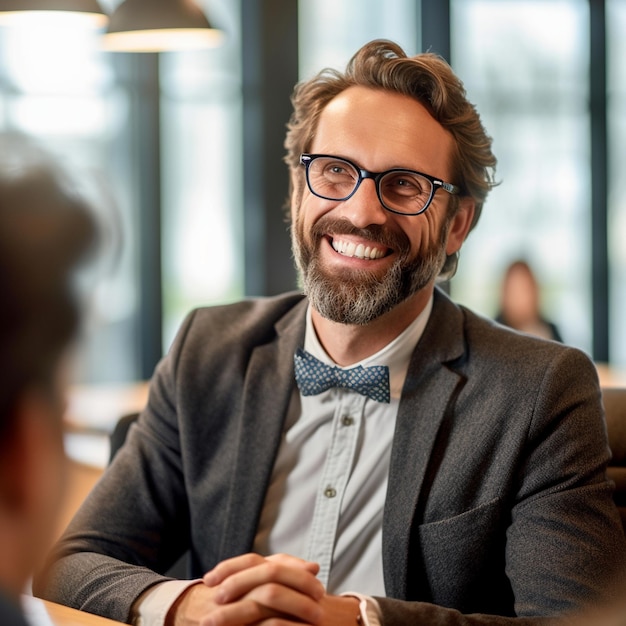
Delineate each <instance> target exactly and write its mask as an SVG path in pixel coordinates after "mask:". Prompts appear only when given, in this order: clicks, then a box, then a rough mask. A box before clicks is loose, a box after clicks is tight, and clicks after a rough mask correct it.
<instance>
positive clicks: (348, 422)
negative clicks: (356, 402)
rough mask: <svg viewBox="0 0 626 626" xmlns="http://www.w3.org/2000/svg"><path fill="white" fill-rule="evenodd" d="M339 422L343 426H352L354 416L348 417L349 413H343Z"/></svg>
mask: <svg viewBox="0 0 626 626" xmlns="http://www.w3.org/2000/svg"><path fill="white" fill-rule="evenodd" d="M341 423H342V424H343V425H344V426H352V424H354V418H353V417H350V416H349V415H344V416H343V417H342V418H341Z"/></svg>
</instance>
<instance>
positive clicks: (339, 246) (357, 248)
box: [332, 239, 385, 259]
mask: <svg viewBox="0 0 626 626" xmlns="http://www.w3.org/2000/svg"><path fill="white" fill-rule="evenodd" d="M332 245H333V248H334V249H335V250H336V251H337V252H339V254H343V255H345V256H350V257H356V258H357V259H380V258H381V257H383V256H384V255H385V252H384V251H383V250H380V249H379V248H375V247H373V246H364V245H363V244H362V243H360V244H358V245H356V244H354V243H352V242H351V241H341V240H340V239H339V240H338V239H333V240H332Z"/></svg>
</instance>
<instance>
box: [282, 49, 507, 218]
mask: <svg viewBox="0 0 626 626" xmlns="http://www.w3.org/2000/svg"><path fill="white" fill-rule="evenodd" d="M354 85H361V86H365V87H372V88H374V89H384V90H387V91H393V92H395V93H399V94H403V95H406V96H410V97H412V98H415V99H416V100H418V101H419V102H420V103H421V104H423V105H424V106H426V107H427V109H428V110H429V111H430V113H431V114H432V116H433V117H434V119H436V120H437V121H438V122H439V123H440V124H441V125H442V126H443V128H445V129H446V130H447V131H448V132H450V134H451V135H452V137H453V138H454V142H455V146H456V153H455V154H454V155H453V164H452V167H453V175H454V178H453V180H451V181H450V182H452V183H454V184H456V185H458V186H459V187H461V192H462V194H463V195H466V196H471V197H472V198H473V199H474V200H475V202H476V211H475V214H474V219H473V222H472V228H473V227H474V226H475V224H476V222H477V221H478V218H479V216H480V212H481V210H482V206H483V203H484V201H485V198H486V197H487V194H488V193H489V190H490V189H491V188H492V187H493V186H494V184H495V183H494V178H493V175H494V172H495V166H496V158H495V156H494V155H493V153H492V152H491V138H490V137H489V136H488V135H487V133H486V132H485V129H484V128H483V125H482V123H481V121H480V117H479V115H478V113H477V112H476V109H475V107H474V106H473V105H472V104H471V103H470V102H469V101H468V100H467V97H466V92H465V88H464V87H463V84H462V83H461V81H460V80H459V79H458V78H457V76H456V75H455V74H454V72H453V71H452V69H451V68H450V66H449V65H448V64H447V63H446V61H444V60H443V59H442V58H441V57H439V56H437V55H435V54H432V53H424V54H418V55H417V56H414V57H407V55H406V54H405V52H404V51H403V50H402V48H401V47H400V46H398V45H397V44H395V43H393V42H390V41H386V40H380V39H379V40H375V41H371V42H369V43H367V44H365V45H364V46H363V47H362V48H361V49H360V50H359V51H358V52H357V53H356V54H355V55H354V56H353V57H352V59H351V60H350V62H349V63H348V65H347V67H346V71H345V72H344V73H341V72H339V71H337V70H333V69H325V70H322V71H321V72H320V73H319V74H317V75H316V76H314V77H313V78H312V79H310V80H307V81H303V82H301V83H299V84H298V85H296V88H295V90H294V92H293V96H292V103H293V107H294V111H293V114H292V116H291V119H290V121H289V124H288V125H287V128H288V131H287V137H286V139H285V148H286V149H287V155H286V157H285V162H286V163H287V164H288V165H289V167H290V168H297V167H298V164H299V162H300V154H301V153H303V152H307V151H308V149H309V147H310V146H311V143H312V141H313V137H314V136H315V132H316V129H317V125H318V122H319V118H320V115H321V113H322V111H323V109H324V107H325V106H326V105H327V104H328V103H329V102H330V101H331V100H332V99H333V98H334V97H335V96H337V95H338V94H339V93H341V92H342V91H344V90H345V89H347V88H348V87H351V86H354ZM451 205H452V207H456V206H457V203H454V202H453V203H451Z"/></svg>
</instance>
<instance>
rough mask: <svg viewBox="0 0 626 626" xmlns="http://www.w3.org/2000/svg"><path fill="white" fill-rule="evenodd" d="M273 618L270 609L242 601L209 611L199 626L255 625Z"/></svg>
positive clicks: (250, 601) (273, 614) (248, 601)
mask: <svg viewBox="0 0 626 626" xmlns="http://www.w3.org/2000/svg"><path fill="white" fill-rule="evenodd" d="M273 616H275V613H273V612H272V611H271V610H270V609H268V608H267V607H264V606H262V605H260V604H257V603H256V602H254V601H253V600H242V601H241V602H233V603H232V604H226V605H224V606H221V607H218V608H216V609H214V610H212V611H211V613H210V614H209V615H207V616H205V617H204V618H203V619H202V620H201V621H200V626H232V625H240V624H255V623H258V622H260V621H262V620H264V619H267V618H270V617H273Z"/></svg>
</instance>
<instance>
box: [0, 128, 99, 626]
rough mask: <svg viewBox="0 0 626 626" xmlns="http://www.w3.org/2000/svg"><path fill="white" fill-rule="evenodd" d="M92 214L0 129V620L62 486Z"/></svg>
mask: <svg viewBox="0 0 626 626" xmlns="http://www.w3.org/2000/svg"><path fill="white" fill-rule="evenodd" d="M93 234H94V231H93V222H92V218H91V217H90V214H89V213H88V212H87V209H86V206H85V205H84V203H83V202H82V201H81V200H80V199H79V198H78V197H77V196H76V194H75V193H74V191H73V190H72V189H71V188H70V187H69V186H68V180H67V179H66V177H65V175H64V174H63V173H62V172H60V171H58V168H57V167H56V166H52V165H51V164H50V162H48V157H46V156H45V155H44V154H43V153H42V152H40V151H39V150H38V149H37V148H36V146H34V145H32V144H30V143H29V142H27V140H26V139H24V138H21V137H19V136H13V135H2V136H0V292H1V293H2V306H0V372H2V377H1V382H0V554H1V555H2V557H1V558H0V623H1V624H2V625H3V626H12V625H13V624H26V622H25V621H24V619H23V618H22V616H21V614H20V610H19V597H20V594H21V593H22V592H23V591H25V589H26V583H27V581H28V579H29V577H30V575H31V572H32V571H33V570H34V569H35V566H37V565H40V564H41V559H42V557H43V556H44V555H45V553H46V551H47V549H48V547H49V546H48V544H49V542H50V541H51V540H52V536H51V535H52V532H53V531H54V530H55V528H56V526H55V524H54V519H55V515H56V514H57V511H58V509H59V506H60V503H61V495H62V491H63V490H62V483H63V474H64V472H63V470H64V458H65V457H64V453H63V438H62V421H61V418H62V414H63V410H64V407H65V402H64V391H65V386H66V375H67V373H68V372H66V369H67V359H68V353H69V347H70V342H71V340H72V338H73V336H74V334H75V332H76V330H77V326H78V309H77V304H76V302H75V298H74V293H73V281H72V276H73V269H74V268H75V265H76V263H77V261H78V260H79V258H80V257H81V256H82V255H83V253H84V252H85V251H86V248H87V245H88V244H89V243H90V242H91V240H92V238H93Z"/></svg>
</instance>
